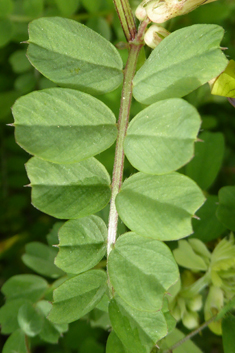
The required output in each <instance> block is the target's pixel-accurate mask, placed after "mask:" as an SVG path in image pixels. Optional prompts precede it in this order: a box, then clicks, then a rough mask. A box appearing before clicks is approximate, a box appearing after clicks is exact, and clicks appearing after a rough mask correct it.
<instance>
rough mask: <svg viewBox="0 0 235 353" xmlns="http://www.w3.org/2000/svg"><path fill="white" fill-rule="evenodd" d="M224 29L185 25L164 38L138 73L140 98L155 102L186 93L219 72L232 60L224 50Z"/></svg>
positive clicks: (137, 96)
mask: <svg viewBox="0 0 235 353" xmlns="http://www.w3.org/2000/svg"><path fill="white" fill-rule="evenodd" d="M223 34H224V30H223V28H222V27H220V26H217V25H204V24H203V25H200V24H199V25H193V26H190V27H186V28H181V29H179V30H177V31H175V32H173V33H171V34H170V35H169V36H168V37H166V38H165V39H164V41H162V42H161V43H160V44H159V45H158V46H157V47H156V48H155V49H154V50H153V52H152V54H151V55H150V56H149V58H148V60H147V61H146V62H145V64H144V65H143V66H142V67H141V69H140V70H139V71H138V72H137V73H136V75H135V77H134V80H133V85H134V89H133V93H134V97H135V99H136V100H138V101H139V102H141V103H144V104H152V103H154V102H156V101H158V100H162V99H166V98H174V97H176V98H177V97H179V98H180V97H183V96H185V95H186V94H188V93H190V92H192V91H193V90H195V89H196V88H198V87H200V86H202V85H203V84H204V83H206V82H208V81H209V80H211V79H212V78H214V77H216V76H218V75H219V74H220V73H221V72H222V71H223V70H224V69H225V67H226V65H227V63H228V61H227V59H226V57H225V55H224V54H223V53H222V51H221V50H220V42H221V40H222V38H223Z"/></svg>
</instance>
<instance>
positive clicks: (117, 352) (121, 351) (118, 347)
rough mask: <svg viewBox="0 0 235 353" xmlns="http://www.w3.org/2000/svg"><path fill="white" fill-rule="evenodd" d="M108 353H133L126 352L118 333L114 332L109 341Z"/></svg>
mask: <svg viewBox="0 0 235 353" xmlns="http://www.w3.org/2000/svg"><path fill="white" fill-rule="evenodd" d="M106 353H131V351H127V350H126V348H125V347H124V346H123V344H122V342H121V341H120V339H119V338H118V336H117V335H116V333H115V332H114V331H112V332H111V333H110V335H109V337H108V340H107V345H106Z"/></svg>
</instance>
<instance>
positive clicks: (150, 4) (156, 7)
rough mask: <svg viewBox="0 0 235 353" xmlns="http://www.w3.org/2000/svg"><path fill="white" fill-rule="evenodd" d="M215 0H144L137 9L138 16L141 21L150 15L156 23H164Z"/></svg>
mask: <svg viewBox="0 0 235 353" xmlns="http://www.w3.org/2000/svg"><path fill="white" fill-rule="evenodd" d="M213 1H216V0H144V1H142V2H141V4H140V5H139V6H138V8H137V10H136V17H137V18H138V19H139V20H140V21H143V19H145V18H146V17H148V18H149V19H150V20H151V21H152V22H154V23H163V22H165V21H167V20H169V19H171V18H173V17H176V16H180V15H184V14H186V13H188V12H190V11H193V10H194V9H196V8H197V7H198V6H200V5H205V4H208V3H210V2H213Z"/></svg>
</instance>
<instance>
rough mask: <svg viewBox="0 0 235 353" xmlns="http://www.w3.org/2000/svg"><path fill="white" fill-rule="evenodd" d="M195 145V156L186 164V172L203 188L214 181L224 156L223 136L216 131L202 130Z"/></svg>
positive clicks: (205, 188) (206, 187)
mask: <svg viewBox="0 0 235 353" xmlns="http://www.w3.org/2000/svg"><path fill="white" fill-rule="evenodd" d="M199 138H200V140H202V141H203V142H198V143H197V144H196V146H195V157H194V158H193V159H192V160H191V162H189V164H187V166H186V174H187V175H188V176H189V177H190V178H191V179H193V180H194V181H195V182H196V183H197V184H198V185H199V186H200V188H202V189H203V190H207V189H208V188H209V187H210V186H211V185H212V184H213V182H214V181H215V179H216V177H217V174H218V172H219V170H220V167H221V164H222V161H223V157H224V137H223V135H222V134H221V133H219V132H217V133H215V132H207V131H206V132H203V133H202V134H200V135H199Z"/></svg>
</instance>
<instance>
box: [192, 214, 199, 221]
mask: <svg viewBox="0 0 235 353" xmlns="http://www.w3.org/2000/svg"><path fill="white" fill-rule="evenodd" d="M192 218H195V219H197V220H198V221H200V220H201V218H200V217H198V216H196V215H195V214H194V215H193V216H192Z"/></svg>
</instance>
